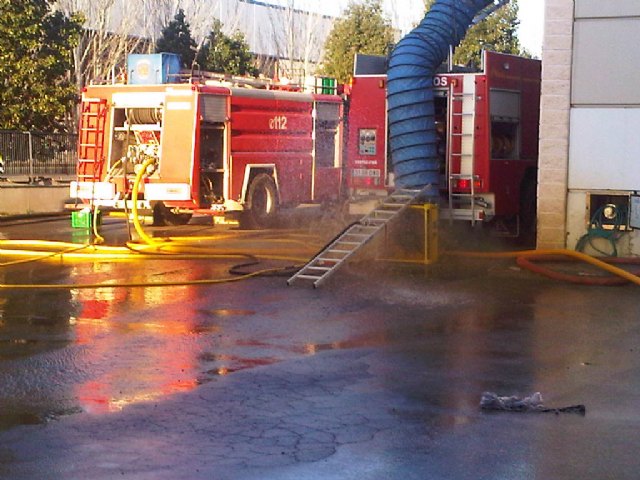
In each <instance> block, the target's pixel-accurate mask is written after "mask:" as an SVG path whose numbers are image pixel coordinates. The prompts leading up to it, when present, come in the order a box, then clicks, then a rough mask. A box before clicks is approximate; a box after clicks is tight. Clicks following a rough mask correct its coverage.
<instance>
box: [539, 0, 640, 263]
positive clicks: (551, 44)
mask: <svg viewBox="0 0 640 480" xmlns="http://www.w3.org/2000/svg"><path fill="white" fill-rule="evenodd" d="M639 41H640V2H638V1H637V0H616V1H615V2H611V1H609V2H607V1H601V0H546V10H545V35H544V44H543V53H542V56H543V58H542V59H543V66H542V98H541V118H540V123H541V125H540V127H541V128H540V168H539V173H538V177H539V187H538V248H570V249H574V248H576V246H577V245H578V244H579V242H581V241H582V245H583V246H584V247H585V248H584V250H585V251H586V252H587V253H599V254H603V253H607V254H608V253H614V248H615V249H616V250H617V253H618V255H640V234H639V232H640V230H636V229H635V228H634V227H638V228H640V225H639V223H640V220H639V219H638V216H639V215H640V198H638V197H637V195H638V194H639V192H640V134H639V133H638V132H640V88H638V85H640V49H639V48H638V42H639ZM585 235H587V236H586V237H585Z"/></svg>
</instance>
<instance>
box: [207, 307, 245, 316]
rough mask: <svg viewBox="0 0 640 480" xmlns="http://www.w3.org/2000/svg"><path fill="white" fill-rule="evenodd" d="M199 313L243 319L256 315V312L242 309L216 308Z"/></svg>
mask: <svg viewBox="0 0 640 480" xmlns="http://www.w3.org/2000/svg"><path fill="white" fill-rule="evenodd" d="M198 312H199V313H204V314H205V315H211V316H213V317H242V316H250V315H255V314H256V312H255V311H254V310H242V309H233V308H216V309H213V310H198Z"/></svg>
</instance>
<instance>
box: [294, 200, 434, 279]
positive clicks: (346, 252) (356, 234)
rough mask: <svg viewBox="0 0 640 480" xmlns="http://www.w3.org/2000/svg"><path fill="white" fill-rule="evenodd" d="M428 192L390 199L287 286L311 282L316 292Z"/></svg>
mask: <svg viewBox="0 0 640 480" xmlns="http://www.w3.org/2000/svg"><path fill="white" fill-rule="evenodd" d="M423 191H424V190H408V189H399V190H396V191H394V192H393V193H392V194H391V195H389V196H388V197H386V198H385V199H384V200H383V201H382V202H381V203H380V204H379V205H378V206H377V207H376V208H375V209H374V210H373V211H371V212H370V213H368V214H367V215H365V216H364V217H363V218H361V219H360V220H359V221H357V222H356V223H354V224H352V225H350V226H349V227H348V228H347V229H346V230H344V231H343V232H342V233H341V234H340V235H338V237H337V238H336V239H335V240H333V241H332V242H331V243H330V244H329V245H328V246H327V247H325V248H324V249H323V250H322V251H321V252H320V253H318V254H317V255H316V256H315V257H314V258H312V259H311V260H310V261H309V262H308V263H307V264H306V265H305V266H304V267H302V268H301V269H300V270H299V271H298V272H297V273H296V274H295V275H293V276H292V277H291V278H290V279H289V280H288V281H287V284H289V285H293V283H295V282H296V281H298V280H307V281H310V282H312V283H313V286H314V287H315V288H317V287H319V286H320V285H322V283H324V282H325V281H326V280H327V279H328V278H329V277H330V276H331V275H333V274H334V273H335V272H336V271H337V270H338V269H339V268H340V267H341V266H342V265H344V264H345V262H346V261H347V260H348V259H349V258H350V257H352V256H353V255H354V254H355V253H357V252H358V251H359V250H360V249H361V248H362V247H363V246H364V245H366V244H367V243H369V241H371V240H372V239H373V238H374V237H375V236H376V235H377V234H378V233H379V232H380V231H382V230H383V229H384V227H385V226H386V225H388V224H389V222H391V221H392V220H394V219H396V218H397V217H398V216H399V215H400V213H401V212H403V211H404V210H405V209H406V208H407V207H408V206H409V205H411V204H412V203H413V202H414V201H415V200H416V199H417V198H418V197H419V196H420V195H421V194H422V192H423Z"/></svg>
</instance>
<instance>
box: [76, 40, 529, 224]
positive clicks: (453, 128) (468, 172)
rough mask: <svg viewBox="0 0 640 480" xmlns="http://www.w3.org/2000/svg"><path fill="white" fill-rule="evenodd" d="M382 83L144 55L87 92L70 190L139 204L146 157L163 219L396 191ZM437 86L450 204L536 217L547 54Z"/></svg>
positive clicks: (499, 57)
mask: <svg viewBox="0 0 640 480" xmlns="http://www.w3.org/2000/svg"><path fill="white" fill-rule="evenodd" d="M385 81H386V78H385V76H384V75H381V74H364V75H355V76H354V78H353V81H352V83H351V85H349V86H347V87H346V88H345V90H344V92H342V91H341V92H338V90H337V89H336V88H335V87H334V86H331V85H327V83H328V82H326V80H324V81H322V80H321V79H318V81H315V80H314V81H313V82H312V83H311V84H310V85H306V86H305V85H302V86H292V85H284V84H276V83H273V82H262V83H258V82H256V81H254V80H251V79H233V78H222V77H218V78H216V77H214V76H202V75H201V76H199V77H197V78H195V77H190V78H188V79H183V78H182V77H181V76H180V72H179V62H178V61H177V59H176V58H175V57H174V56H172V55H171V54H155V55H133V56H131V58H130V63H129V67H128V83H127V84H110V85H92V86H88V87H86V88H85V90H84V91H83V94H82V103H81V118H80V130H79V147H78V153H79V159H78V178H77V181H76V182H73V183H72V187H71V194H72V196H74V197H76V198H79V199H81V200H82V201H84V202H87V203H91V204H93V205H95V206H97V207H99V208H101V209H107V208H108V209H126V208H130V203H131V202H132V201H134V199H132V198H131V192H132V183H133V179H134V177H135V174H136V173H138V170H139V169H140V168H141V166H142V165H143V164H146V165H150V166H148V167H147V172H145V173H146V176H145V183H144V185H142V187H141V189H140V190H141V193H140V195H139V197H138V198H137V199H135V200H136V201H137V202H138V204H139V206H140V207H142V208H145V209H148V210H150V211H153V212H154V218H155V221H156V222H157V223H169V224H180V223H186V222H187V221H188V220H189V218H190V216H191V215H192V214H193V213H208V214H213V215H230V214H234V215H240V216H241V218H242V219H243V220H244V221H245V222H246V223H248V224H251V225H252V226H255V227H265V226H269V225H270V224H272V223H273V220H274V218H275V216H276V214H277V212H278V210H279V209H282V208H285V207H290V206H297V205H300V204H306V203H325V202H327V203H328V202H340V201H343V200H347V199H351V200H353V199H357V198H360V197H362V196H363V195H365V196H366V195H369V194H371V193H372V192H373V193H375V192H377V193H385V192H387V191H390V190H392V189H393V172H391V171H390V167H389V163H388V161H387V156H388V155H387V128H386V100H385V98H386V97H385ZM434 87H435V91H436V103H435V107H436V127H437V131H438V132H439V141H440V145H439V152H440V154H441V160H442V182H441V185H440V190H441V192H442V201H441V208H442V210H443V213H442V216H444V217H445V218H447V217H449V218H452V219H460V220H468V221H471V222H483V221H485V222H486V221H491V220H493V219H495V218H520V219H521V220H522V221H523V222H521V223H525V224H527V223H528V224H529V225H531V224H532V222H534V219H535V211H534V210H533V208H535V187H536V183H535V180H536V164H537V143H538V142H537V139H538V112H539V98H540V62H539V61H537V60H529V59H524V58H520V57H515V56H510V55H503V54H497V53H493V52H486V53H485V56H484V68H483V69H482V71H480V72H475V73H443V74H439V75H437V76H436V77H434ZM149 159H154V161H152V162H150V161H148V160H149ZM532 215H533V217H532Z"/></svg>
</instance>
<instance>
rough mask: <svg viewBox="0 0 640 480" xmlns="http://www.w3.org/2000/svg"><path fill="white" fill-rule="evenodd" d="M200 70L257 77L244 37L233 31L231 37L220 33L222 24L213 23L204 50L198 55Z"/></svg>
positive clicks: (240, 33) (216, 21) (219, 22)
mask: <svg viewBox="0 0 640 480" xmlns="http://www.w3.org/2000/svg"><path fill="white" fill-rule="evenodd" d="M198 60H199V63H200V64H201V65H202V68H203V69H205V70H208V71H211V72H219V73H228V74H231V75H254V76H255V75H257V74H258V70H257V69H256V68H255V66H254V63H253V55H252V54H251V52H250V50H249V44H248V43H247V41H246V39H245V36H244V34H243V33H242V32H240V31H235V32H234V33H233V34H232V35H231V36H229V35H227V34H225V33H224V32H223V31H222V22H221V21H220V20H218V19H215V20H214V21H213V26H212V28H211V32H210V33H209V37H208V42H207V45H206V47H205V48H203V49H202V51H201V52H200V54H199V55H198Z"/></svg>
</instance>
